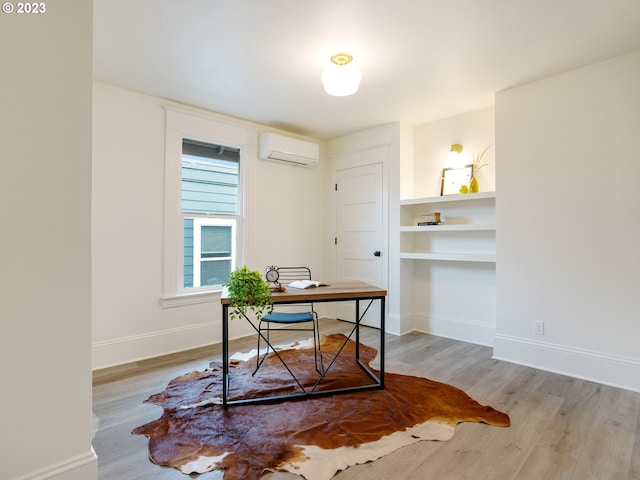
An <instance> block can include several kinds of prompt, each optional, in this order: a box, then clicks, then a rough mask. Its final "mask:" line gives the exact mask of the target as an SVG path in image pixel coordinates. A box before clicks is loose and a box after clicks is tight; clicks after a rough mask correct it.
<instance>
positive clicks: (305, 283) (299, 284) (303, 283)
mask: <svg viewBox="0 0 640 480" xmlns="http://www.w3.org/2000/svg"><path fill="white" fill-rule="evenodd" d="M328 285H329V284H328V283H322V282H316V281H315V280H296V281H294V282H291V283H290V284H288V285H287V287H292V288H300V289H305V288H314V287H325V286H328Z"/></svg>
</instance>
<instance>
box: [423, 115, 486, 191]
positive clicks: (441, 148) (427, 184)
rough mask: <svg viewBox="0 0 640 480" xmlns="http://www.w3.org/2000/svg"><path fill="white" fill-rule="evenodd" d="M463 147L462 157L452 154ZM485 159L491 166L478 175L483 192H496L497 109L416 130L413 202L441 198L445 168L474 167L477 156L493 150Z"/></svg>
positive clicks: (432, 123)
mask: <svg viewBox="0 0 640 480" xmlns="http://www.w3.org/2000/svg"><path fill="white" fill-rule="evenodd" d="M454 143H459V144H461V145H462V146H463V149H462V153H461V154H459V155H458V154H455V155H452V154H450V150H451V145H452V144H454ZM490 145H491V148H489V150H488V151H487V153H486V154H485V155H484V157H483V159H482V163H486V164H487V166H485V167H483V168H481V169H480V171H479V172H478V176H477V178H478V184H479V190H480V191H481V192H493V191H495V189H496V184H495V177H496V175H495V172H496V160H495V152H496V146H495V118H494V108H493V107H489V108H483V109H482V110H476V111H473V112H468V113H465V114H462V115H456V116H455V117H449V118H445V119H443V120H437V121H434V122H429V123H425V124H423V125H418V126H416V127H415V128H414V150H413V151H414V154H413V155H414V167H413V169H414V171H413V195H412V197H413V198H421V197H437V196H438V195H440V185H441V178H442V169H443V168H454V167H458V166H463V165H470V164H471V163H473V158H474V156H476V155H478V154H480V153H481V152H482V151H483V150H484V149H485V147H487V146H490Z"/></svg>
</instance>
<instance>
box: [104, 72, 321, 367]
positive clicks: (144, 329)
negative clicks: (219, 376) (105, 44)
mask: <svg viewBox="0 0 640 480" xmlns="http://www.w3.org/2000/svg"><path fill="white" fill-rule="evenodd" d="M165 105H173V106H175V107H178V108H182V109H184V110H187V111H192V112H194V113H196V114H198V115H206V116H207V117H209V118H213V119H219V120H221V121H225V122H232V123H236V124H238V125H245V126H247V127H249V128H254V129H255V132H256V134H255V140H254V141H255V145H253V147H254V150H255V151H257V141H258V133H259V132H260V131H262V130H264V128H263V127H261V126H260V125H256V124H252V123H249V122H242V121H239V120H235V119H231V118H228V117H224V116H222V115H217V114H215V113H212V112H206V111H203V110H198V109H192V108H188V107H185V106H180V105H177V104H174V103H170V102H167V101H165V100H162V99H159V98H155V97H151V96H147V95H142V94H139V93H135V92H132V91H128V90H124V89H121V88H117V87H113V86H109V85H105V84H101V83H96V84H95V87H94V154H93V155H94V167H93V248H94V253H93V295H94V301H93V327H94V329H93V366H94V368H102V367H106V366H111V365H115V364H121V363H126V362H131V361H134V360H138V359H141V358H148V357H153V356H157V355H163V354H166V353H170V352H175V351H180V350H185V349H188V348H193V347H197V346H201V345H206V344H211V343H214V342H219V341H220V339H221V335H222V326H221V308H220V304H219V298H214V299H212V300H210V301H208V302H205V303H198V304H193V305H187V306H180V307H175V308H162V307H161V305H160V298H161V296H162V292H163V290H162V288H163V287H162V279H163V218H164V212H163V198H164V197H163V195H164V183H163V182H164V161H165V159H164V144H165V127H164V125H165V123H164V122H165V111H164V106H165ZM281 133H282V132H281ZM249 162H250V164H248V165H244V168H246V169H247V170H248V172H249V177H248V178H247V185H246V186H247V191H246V195H247V209H248V210H247V211H248V215H247V222H246V223H245V225H244V227H245V233H246V238H247V243H246V245H245V247H246V248H245V258H244V262H243V263H245V264H246V265H248V266H249V267H250V268H252V269H258V270H263V269H264V268H265V267H266V266H267V265H283V266H284V265H294V264H295V265H298V264H304V265H309V266H310V267H311V269H312V271H313V273H314V276H316V277H322V276H324V269H325V262H324V255H325V251H324V249H325V248H326V245H325V243H326V241H327V238H326V237H325V233H326V229H325V223H326V222H325V208H324V203H325V194H326V191H325V187H326V165H325V164H324V163H323V162H321V163H320V165H319V166H316V167H311V168H300V167H294V166H289V165H282V164H278V163H274V162H267V161H263V160H258V159H257V158H252V159H249ZM250 332H251V330H250V328H249V327H248V326H247V325H245V324H243V323H242V322H232V324H231V330H230V336H231V337H235V336H241V335H245V334H248V333H250Z"/></svg>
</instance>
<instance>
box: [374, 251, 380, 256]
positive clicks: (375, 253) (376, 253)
mask: <svg viewBox="0 0 640 480" xmlns="http://www.w3.org/2000/svg"><path fill="white" fill-rule="evenodd" d="M380 255H381V253H380V250H376V251H375V252H373V256H374V257H379V256H380Z"/></svg>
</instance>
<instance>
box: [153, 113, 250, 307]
mask: <svg viewBox="0 0 640 480" xmlns="http://www.w3.org/2000/svg"><path fill="white" fill-rule="evenodd" d="M165 113H166V125H165V128H166V133H165V181H164V255H163V262H164V265H163V266H164V268H163V271H164V274H163V287H162V290H163V291H162V296H161V298H160V304H161V306H162V307H163V308H172V307H180V306H184V305H193V304H196V303H203V302H212V301H216V300H218V299H219V298H220V293H221V288H217V289H214V288H206V289H195V290H196V291H194V289H189V291H187V290H186V289H185V288H184V271H183V270H184V265H183V263H184V261H183V260H184V246H183V242H184V238H183V237H184V235H183V214H182V209H181V205H180V199H181V190H180V179H181V175H182V170H181V166H182V140H183V139H185V138H188V139H191V140H198V141H202V142H206V143H211V144H216V145H228V146H229V147H233V148H238V149H240V194H239V205H238V207H239V212H238V221H237V224H236V229H235V230H236V259H235V260H236V264H237V265H240V264H241V263H243V259H244V256H245V255H244V252H245V245H244V241H243V238H244V224H245V222H244V217H245V215H244V211H245V207H244V205H245V204H246V201H245V192H251V188H250V185H249V181H250V178H251V176H250V174H249V173H248V172H249V171H250V164H251V163H252V160H253V159H254V158H255V156H256V151H257V138H258V130H257V129H256V128H255V127H252V126H247V125H243V124H241V123H239V122H233V121H231V120H229V119H225V118H218V117H217V116H214V115H205V114H202V113H198V112H190V111H186V110H181V109H177V108H173V107H169V106H167V107H165Z"/></svg>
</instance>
